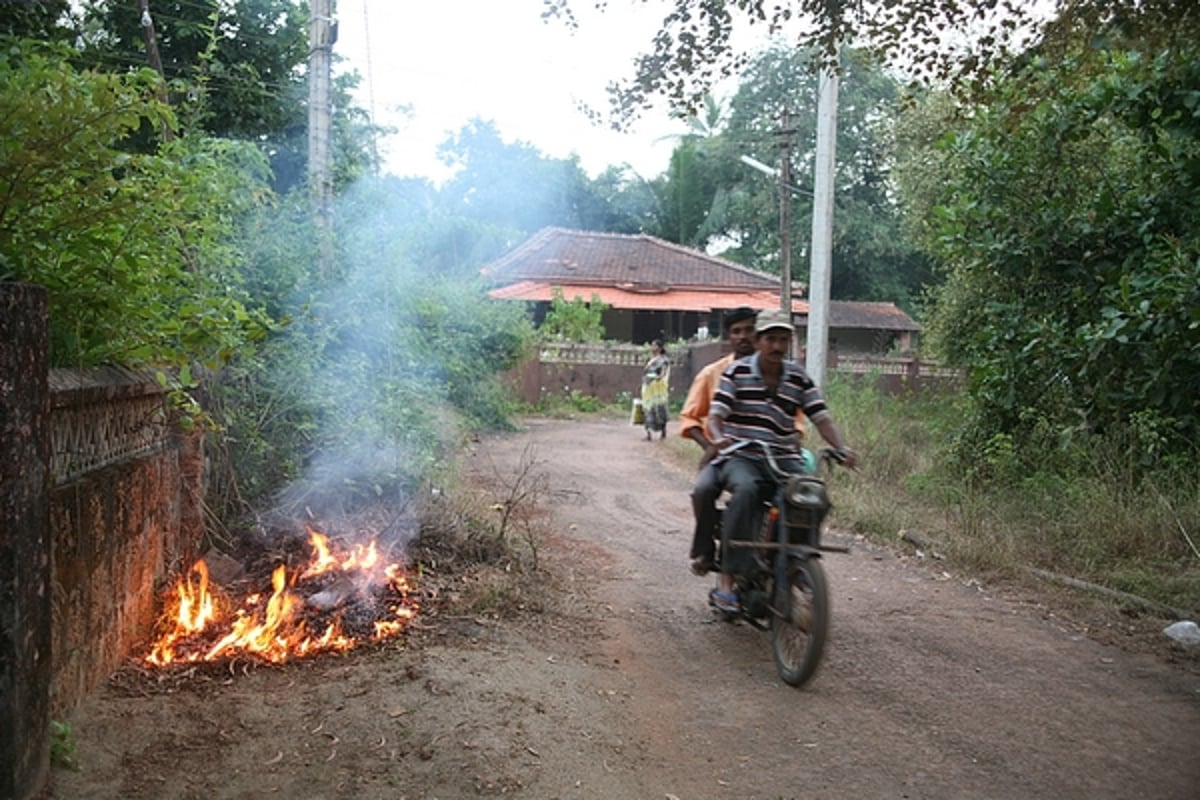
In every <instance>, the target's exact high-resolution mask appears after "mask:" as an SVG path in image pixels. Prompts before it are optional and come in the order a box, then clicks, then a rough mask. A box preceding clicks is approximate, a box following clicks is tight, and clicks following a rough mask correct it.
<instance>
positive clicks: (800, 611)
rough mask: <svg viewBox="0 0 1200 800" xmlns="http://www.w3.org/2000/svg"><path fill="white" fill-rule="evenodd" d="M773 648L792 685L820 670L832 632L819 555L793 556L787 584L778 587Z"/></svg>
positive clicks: (782, 673) (783, 674)
mask: <svg viewBox="0 0 1200 800" xmlns="http://www.w3.org/2000/svg"><path fill="white" fill-rule="evenodd" d="M774 606H775V613H774V614H773V615H772V616H771V649H772V651H773V652H774V654H775V669H776V670H778V672H779V677H780V678H782V679H783V682H784V683H786V684H788V685H789V686H802V685H803V684H804V683H805V682H807V681H808V680H809V679H810V678H812V676H813V675H815V674H816V672H817V666H818V665H819V664H820V663H821V654H822V652H823V651H824V650H825V636H826V634H827V633H828V632H829V585H828V583H827V582H826V580H825V570H824V568H822V566H821V562H820V560H818V559H816V558H792V559H790V560H789V563H788V582H787V585H784V586H777V587H775V602H774Z"/></svg>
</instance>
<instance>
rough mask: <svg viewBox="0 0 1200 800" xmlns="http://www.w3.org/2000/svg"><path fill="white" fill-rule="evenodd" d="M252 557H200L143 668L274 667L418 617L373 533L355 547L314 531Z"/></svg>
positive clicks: (389, 631)
mask: <svg viewBox="0 0 1200 800" xmlns="http://www.w3.org/2000/svg"><path fill="white" fill-rule="evenodd" d="M292 541H293V542H295V541H296V540H294V539H293V540H292ZM210 561H213V562H215V564H210V563H209V562H210ZM258 561H259V562H262V563H255V564H251V565H250V566H249V567H247V566H244V565H242V564H241V563H240V562H237V561H236V560H234V559H232V558H230V557H228V556H224V555H222V554H220V553H216V552H213V553H210V554H209V556H208V557H206V558H205V559H201V560H200V561H198V562H197V563H196V564H195V565H194V566H193V567H192V569H191V570H190V571H189V573H188V574H187V575H185V576H184V577H183V578H182V579H181V580H180V581H179V582H178V583H177V585H176V586H175V587H174V590H173V591H172V593H171V596H170V598H169V599H168V601H167V603H166V609H165V613H164V616H163V619H162V621H161V623H160V625H159V634H158V635H157V636H156V639H155V642H154V644H153V646H152V647H151V648H150V651H149V653H147V654H146V656H145V657H144V662H145V664H146V665H148V666H150V667H156V668H168V667H171V666H173V665H179V664H195V663H197V662H217V661H228V660H231V659H233V658H237V657H249V658H252V659H256V660H259V661H264V662H269V663H274V664H279V663H283V662H286V661H289V660H291V659H294V658H300V657H304V656H308V655H314V654H317V653H325V652H344V651H346V650H350V649H353V648H355V647H357V646H359V645H360V644H364V643H367V642H379V641H384V640H387V639H391V638H393V637H395V636H397V635H399V634H400V633H401V631H403V630H404V629H405V628H406V627H407V626H408V625H409V624H410V623H411V622H412V620H413V619H414V618H415V617H416V614H417V611H418V606H419V604H418V602H417V597H416V594H415V592H414V590H413V587H412V586H411V585H410V583H409V579H408V573H407V571H406V569H405V567H404V565H403V564H402V563H401V562H400V561H399V560H395V559H392V558H391V557H390V556H389V555H388V553H387V552H386V549H385V548H382V547H380V545H379V544H378V541H377V539H376V538H375V537H370V536H368V537H365V539H364V541H361V542H357V543H353V542H349V541H348V540H343V539H341V538H332V537H330V536H327V535H325V534H324V533H322V532H320V531H319V530H317V529H315V528H313V527H311V526H310V527H307V528H306V537H305V538H304V540H303V542H301V543H299V544H292V545H290V546H289V547H287V548H279V549H276V551H275V552H273V553H271V554H270V558H267V559H261V558H260V559H259V560H258ZM214 572H219V573H220V576H219V579H214Z"/></svg>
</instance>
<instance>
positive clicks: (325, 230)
mask: <svg viewBox="0 0 1200 800" xmlns="http://www.w3.org/2000/svg"><path fill="white" fill-rule="evenodd" d="M309 9H310V13H311V16H312V19H311V20H310V22H309V37H308V38H309V50H308V185H309V191H310V192H311V194H312V202H313V216H314V219H315V223H316V226H317V235H318V237H319V244H318V254H319V255H318V260H319V263H318V270H319V272H320V274H321V276H322V277H324V276H326V275H328V274H329V270H330V266H331V263H332V261H333V243H332V235H333V219H332V217H333V214H332V207H333V174H332V173H333V170H332V167H331V162H332V158H331V152H330V144H329V143H330V131H331V128H332V120H331V117H332V110H331V103H330V83H331V81H332V77H331V74H332V64H333V34H332V31H333V0H310V6H309Z"/></svg>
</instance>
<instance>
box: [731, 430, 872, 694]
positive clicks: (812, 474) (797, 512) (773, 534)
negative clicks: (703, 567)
mask: <svg viewBox="0 0 1200 800" xmlns="http://www.w3.org/2000/svg"><path fill="white" fill-rule="evenodd" d="M753 446H758V447H760V448H761V449H762V451H763V454H764V456H765V459H766V463H767V466H768V469H767V473H768V474H769V475H770V476H771V479H772V480H771V482H770V483H771V484H772V485H771V486H770V489H769V491H767V492H765V494H766V497H765V499H764V500H763V502H762V505H761V507H759V508H758V509H757V510H756V513H755V515H754V519H753V522H752V524H751V526H750V529H749V530H747V531H745V532H744V534H745V535H744V536H743V537H741V538H738V539H731V540H730V541H729V542H728V546H729V547H730V548H731V549H732V548H750V549H753V550H754V551H755V558H754V562H753V566H752V567H750V568H749V570H748V571H747V572H746V574H741V575H735V576H734V584H735V586H736V587H737V590H738V595H739V597H740V599H741V603H740V606H739V608H738V610H736V611H725V610H721V609H717V608H716V607H715V605H714V609H715V610H716V612H717V613H718V614H720V615H721V616H722V617H723V618H724V619H725V620H726V621H727V622H736V621H738V620H739V619H740V620H744V621H746V622H747V623H749V624H750V625H752V626H753V627H755V628H757V629H759V630H763V631H769V632H770V634H771V650H772V652H773V654H774V659H775V668H776V671H777V672H778V673H779V677H780V678H782V679H783V681H784V683H787V684H789V685H790V686H802V685H803V684H804V683H805V682H807V681H808V680H809V679H811V678H812V677H813V675H815V674H816V671H817V667H818V665H819V664H820V662H821V655H822V653H823V651H824V649H825V639H826V636H827V635H828V632H829V616H830V607H829V585H828V582H827V580H826V578H825V570H824V568H823V567H822V566H821V554H822V553H824V552H837V553H846V552H849V548H846V547H841V546H837V545H830V544H825V543H823V542H822V541H821V523H822V522H823V521H824V519H825V515H826V514H827V513H828V511H829V508H830V506H831V503H830V501H829V494H828V489H827V485H826V484H827V480H826V478H827V476H828V475H830V474H831V473H832V471H833V465H834V464H835V463H842V462H843V460H844V459H843V457H842V455H841V453H839V451H837V450H835V449H833V448H829V447H824V448H821V449H820V450H818V451H817V455H816V461H817V463H816V465H815V468H814V469H812V470H811V471H809V472H807V473H805V474H796V473H792V472H788V471H786V470H784V469H782V468H781V467H780V466H779V464H778V462H777V460H776V458H775V455H774V454H773V453H772V452H771V448H770V447H769V446H768V445H767V444H766V443H764V442H750V441H743V442H739V443H737V444H735V445H733V447H731V448H728V449H727V450H725V451H724V452H725V453H731V452H733V451H734V450H737V449H741V448H742V447H753ZM822 474H824V476H825V477H823V476H822ZM722 514H723V511H722V510H720V509H719V510H718V522H717V525H716V528H715V530H714V533H715V537H714V538H715V539H716V542H715V545H716V558H715V562H714V564H715V567H716V569H717V571H718V572H720V569H721V557H722V554H721V550H722V543H721V529H722V526H721V522H720V518H721V516H722ZM711 603H712V600H711V595H710V604H711Z"/></svg>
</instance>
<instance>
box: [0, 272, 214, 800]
mask: <svg viewBox="0 0 1200 800" xmlns="http://www.w3.org/2000/svg"><path fill="white" fill-rule="evenodd" d="M48 363H49V356H48V335H47V299H46V292H45V290H44V289H43V288H41V287H38V286H29V285H25V284H19V283H11V282H7V283H6V282H2V281H0V798H3V799H4V800H8V798H17V800H29V799H30V798H34V797H38V796H40V793H41V791H42V790H43V789H44V787H45V784H46V781H47V779H48V776H49V767H50V720H51V719H62V718H63V717H64V716H66V715H67V714H68V713H69V712H70V710H71V709H72V708H74V706H75V705H76V704H78V702H79V701H80V700H81V699H82V698H83V697H84V696H86V695H87V693H88V692H90V691H91V690H92V689H94V688H95V687H96V686H97V685H99V684H100V683H101V682H102V681H104V680H105V679H106V678H107V677H108V676H109V675H110V674H112V673H113V672H114V671H115V670H116V669H117V668H118V667H119V666H120V665H121V664H122V662H124V661H125V660H127V659H129V658H130V657H132V656H135V655H136V654H137V648H139V647H141V646H144V645H145V644H146V643H147V642H148V640H149V637H150V635H151V634H152V632H153V626H154V623H155V621H156V614H157V607H156V603H157V600H158V598H159V596H160V595H161V592H162V590H163V589H164V588H165V587H166V585H167V583H168V582H169V580H170V579H173V578H174V577H175V576H177V575H178V574H180V573H181V572H182V569H183V567H185V566H189V565H190V564H191V563H192V562H193V560H194V559H195V558H196V556H197V554H198V553H199V550H200V545H201V541H202V538H203V534H204V525H203V515H202V498H203V492H204V486H203V474H204V470H203V466H204V457H203V441H202V438H201V436H200V435H199V434H190V433H184V432H182V430H181V429H180V428H179V426H178V425H177V424H175V422H174V421H173V420H172V418H171V415H170V411H169V405H168V403H167V398H166V393H165V391H164V390H163V389H162V388H160V386H159V385H158V382H157V381H156V380H155V379H154V377H153V376H152V375H145V374H139V373H132V372H128V371H125V370H115V369H102V370H50V369H48Z"/></svg>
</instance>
